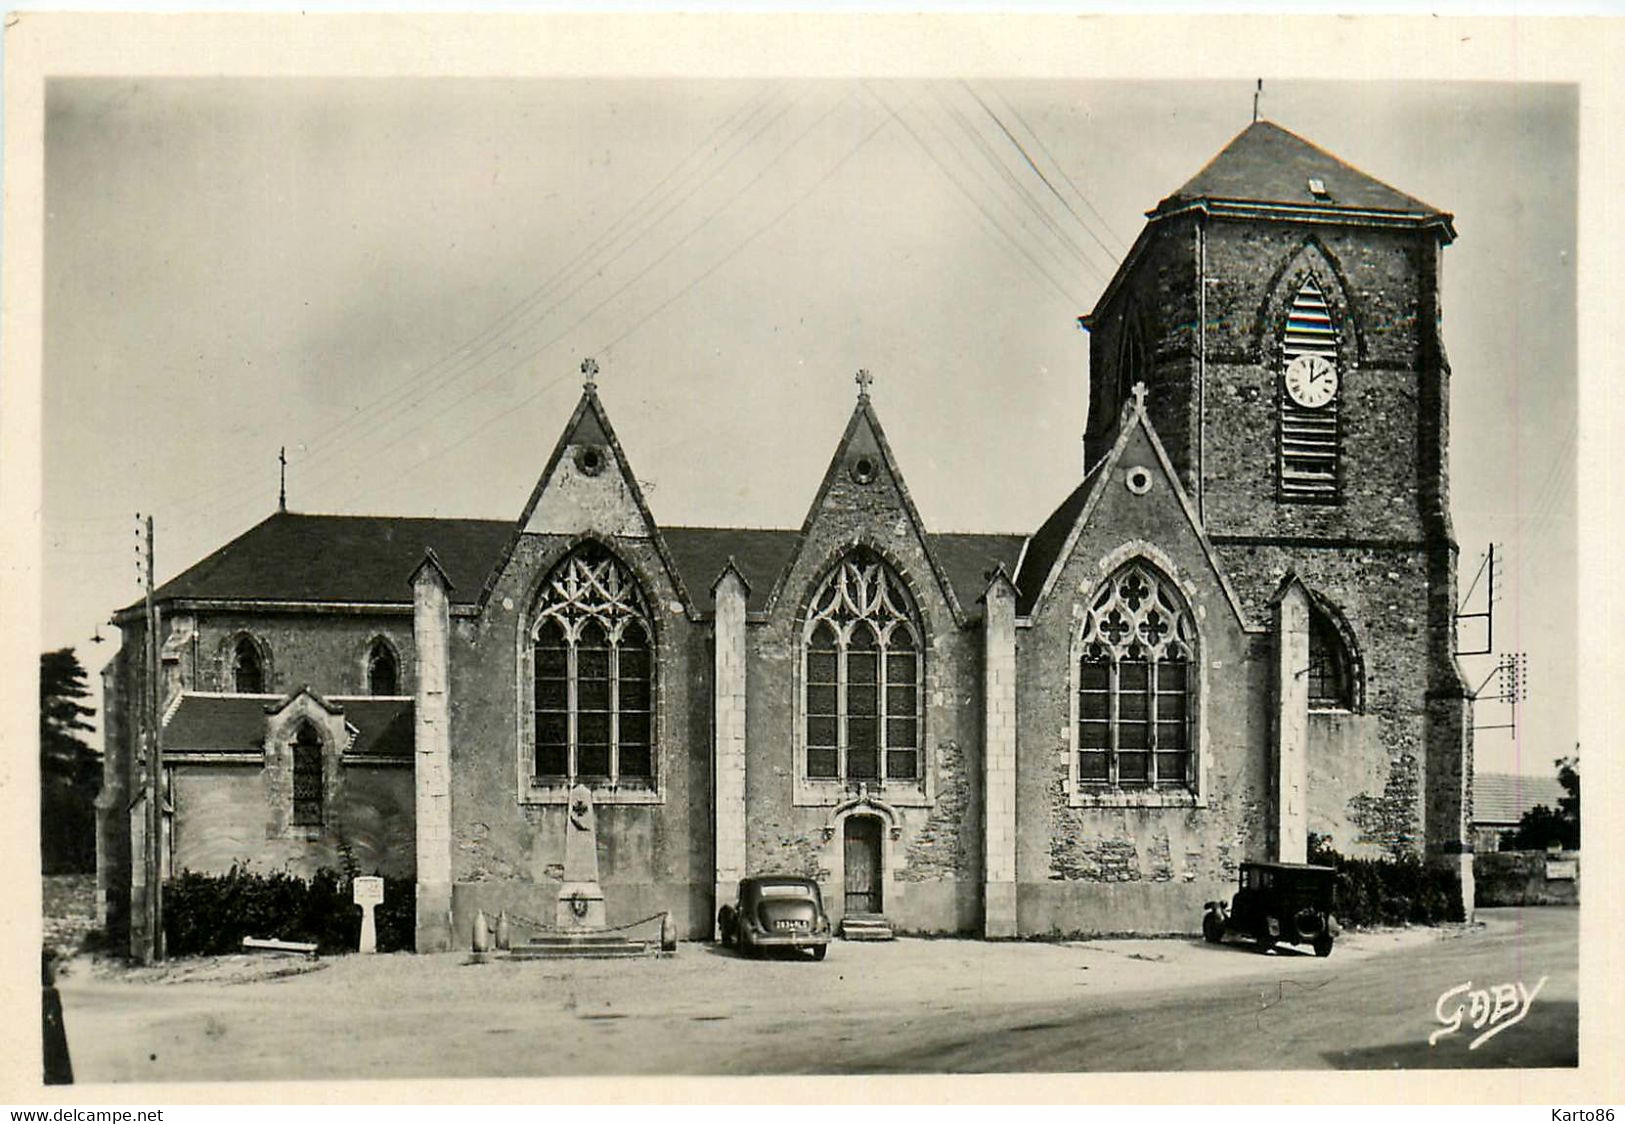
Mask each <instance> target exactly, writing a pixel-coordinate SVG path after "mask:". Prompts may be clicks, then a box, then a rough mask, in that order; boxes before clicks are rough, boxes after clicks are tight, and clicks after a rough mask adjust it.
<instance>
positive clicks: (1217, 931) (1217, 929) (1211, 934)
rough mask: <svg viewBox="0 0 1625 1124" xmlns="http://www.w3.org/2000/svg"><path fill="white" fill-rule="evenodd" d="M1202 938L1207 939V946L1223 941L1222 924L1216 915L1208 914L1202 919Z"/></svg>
mask: <svg viewBox="0 0 1625 1124" xmlns="http://www.w3.org/2000/svg"><path fill="white" fill-rule="evenodd" d="M1202 936H1204V937H1206V938H1207V941H1208V943H1209V944H1218V943H1219V942H1220V941H1222V940H1224V922H1223V921H1220V920H1219V915H1218V914H1217V913H1209V914H1208V915H1207V916H1205V917H1203V918H1202Z"/></svg>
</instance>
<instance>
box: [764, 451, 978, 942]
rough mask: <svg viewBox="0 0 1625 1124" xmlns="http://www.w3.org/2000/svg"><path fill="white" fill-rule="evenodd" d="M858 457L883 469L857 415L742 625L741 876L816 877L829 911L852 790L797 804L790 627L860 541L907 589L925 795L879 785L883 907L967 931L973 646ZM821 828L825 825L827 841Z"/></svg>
mask: <svg viewBox="0 0 1625 1124" xmlns="http://www.w3.org/2000/svg"><path fill="white" fill-rule="evenodd" d="M863 456H867V457H870V458H871V459H872V461H873V462H874V463H875V464H876V465H880V464H881V458H880V454H879V445H878V442H877V440H876V439H875V437H874V434H873V432H872V431H871V430H870V429H869V427H868V423H867V421H866V420H860V421H859V424H858V426H857V428H856V430H855V431H854V432H853V435H852V441H851V443H850V445H849V446H848V447H847V448H845V449H844V450H843V451H842V452H841V453H840V454H838V462H837V467H836V470H835V472H834V473H833V474H832V477H831V486H830V488H829V490H828V492H827V494H826V495H825V497H824V501H823V504H822V507H821V508H820V510H819V511H818V512H816V513H815V515H814V517H813V519H812V523H811V526H810V527H809V528H808V531H807V535H806V538H805V541H804V543H803V544H802V548H801V551H800V553H799V555H798V556H797V558H796V561H795V562H794V564H793V565H792V566H791V568H790V570H789V571H788V573H786V574H785V575H784V577H783V578H782V580H781V585H780V595H779V598H778V601H777V603H776V604H775V605H774V606H773V608H772V611H771V613H770V614H769V616H768V618H767V619H766V620H765V621H762V622H759V623H755V624H753V625H752V626H751V628H750V630H749V637H748V639H749V643H750V651H751V662H750V675H749V696H750V701H749V707H748V712H749V750H748V752H749V760H748V768H747V776H746V786H747V789H746V791H747V797H746V799H747V804H748V807H749V809H750V822H749V832H748V840H747V849H746V866H747V868H748V870H749V871H750V872H751V873H753V874H755V873H769V872H776V871H783V872H794V873H805V874H809V875H812V876H814V877H817V878H819V879H820V880H822V881H824V882H825V884H826V889H825V897H826V905H827V906H828V907H829V908H830V911H831V915H832V917H834V918H836V919H837V920H838V919H839V917H840V915H841V912H842V909H843V906H844V901H843V898H842V895H841V892H840V887H841V884H842V882H843V879H844V853H843V847H844V840H843V834H842V831H841V825H840V824H839V823H835V822H832V819H831V814H832V812H833V810H834V807H835V805H836V804H837V803H838V802H839V801H840V800H842V799H844V798H845V797H846V796H848V795H850V791H849V790H848V789H846V787H845V786H841V785H825V786H820V788H819V790H818V792H817V793H816V794H815V795H812V796H809V797H807V798H806V800H805V802H803V803H798V802H797V799H796V789H797V783H796V778H795V773H796V770H797V768H798V765H797V756H796V752H795V747H796V746H797V745H798V743H799V740H800V738H801V732H800V730H799V729H798V723H799V722H800V721H801V719H800V707H801V703H800V699H801V683H800V675H801V658H800V652H801V629H802V622H803V619H804V614H805V606H806V601H807V599H808V598H810V597H811V595H812V594H813V592H814V591H815V590H816V588H817V587H818V585H819V583H820V582H821V581H822V580H823V579H824V577H825V575H826V574H827V573H828V571H829V570H830V568H831V567H832V566H834V565H835V564H836V563H837V562H838V561H839V559H840V558H841V557H842V556H844V554H845V553H846V551H848V550H849V549H851V548H852V546H853V545H854V544H857V543H862V544H864V545H866V546H869V547H870V548H872V549H874V550H876V551H877V552H879V553H880V554H881V555H882V556H884V557H886V558H887V559H888V560H889V561H890V562H891V564H892V565H893V567H894V568H895V569H896V570H897V572H898V573H899V575H900V576H901V577H902V579H903V580H904V582H905V583H907V585H908V586H909V588H910V590H911V591H912V593H913V595H914V598H915V601H916V603H917V605H918V607H919V611H920V614H921V617H922V619H923V624H924V630H925V637H926V648H925V704H924V722H923V730H922V735H921V736H922V739H923V744H922V749H923V751H924V752H923V753H922V756H921V760H922V762H923V764H924V768H925V770H927V771H928V778H929V779H928V783H927V786H926V787H927V789H928V791H929V792H930V794H931V799H930V800H929V801H928V800H927V799H926V797H925V796H924V795H923V794H922V792H921V791H920V789H919V787H918V786H915V785H908V784H900V785H895V784H894V785H887V786H886V787H885V788H884V789H882V790H879V791H878V795H879V797H880V798H881V799H883V800H884V801H886V802H887V803H889V804H890V805H891V806H892V808H893V809H895V813H896V815H897V817H898V822H897V823H896V825H895V826H896V827H897V828H898V829H899V832H898V834H899V838H897V839H896V840H895V841H890V842H889V843H888V844H887V847H886V850H887V854H888V855H889V862H890V867H889V869H888V870H887V872H886V873H887V876H888V878H889V882H888V887H887V889H888V896H887V898H886V900H885V901H884V902H883V908H884V911H885V914H886V916H887V918H888V919H889V920H890V921H891V922H892V924H893V925H894V926H895V927H896V928H898V929H901V930H904V931H918V932H938V933H949V932H973V931H975V930H976V929H977V928H978V926H979V925H980V900H981V841H980V838H979V834H980V832H979V827H980V823H981V806H980V800H979V792H980V784H979V781H978V774H979V773H980V771H981V767H982V766H981V753H980V739H981V705H980V694H981V671H980V662H979V658H980V645H979V642H978V639H977V637H976V635H975V632H974V630H971V629H962V628H961V627H960V626H959V625H958V623H957V622H956V621H955V620H954V617H953V614H952V612H951V610H950V609H949V606H948V602H947V600H946V597H945V595H944V592H943V590H942V589H941V588H940V586H939V585H938V582H937V579H936V577H935V575H934V574H933V572H932V569H931V566H930V563H929V562H928V560H927V557H926V554H925V548H924V544H923V542H922V541H921V539H920V537H919V535H918V534H917V533H916V531H915V529H914V527H913V526H912V524H911V523H910V521H909V519H908V517H907V515H906V513H905V511H904V509H903V506H902V501H901V498H900V495H899V492H898V490H897V485H896V483H895V481H893V480H892V479H891V477H890V475H889V474H888V473H887V472H886V471H884V468H883V467H882V468H881V469H880V471H879V472H878V474H877V476H876V477H875V479H874V480H872V481H871V482H869V483H860V482H859V481H858V480H857V479H855V477H854V474H853V473H852V472H851V471H850V468H851V463H852V462H853V461H854V460H855V459H856V458H858V457H863ZM826 828H833V831H832V833H831V837H830V838H829V839H828V840H826V839H825V838H824V834H825V829H826Z"/></svg>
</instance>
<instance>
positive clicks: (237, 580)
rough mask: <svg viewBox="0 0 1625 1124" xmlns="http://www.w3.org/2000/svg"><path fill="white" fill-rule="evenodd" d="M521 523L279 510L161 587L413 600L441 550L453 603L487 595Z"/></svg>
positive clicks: (251, 597) (213, 596) (186, 595)
mask: <svg viewBox="0 0 1625 1124" xmlns="http://www.w3.org/2000/svg"><path fill="white" fill-rule="evenodd" d="M511 534H513V524H512V523H511V522H509V521H507V520H496V519H406V518H397V517H389V516H370V515H297V514H294V513H293V512H277V513H276V514H274V515H272V516H270V517H269V518H267V519H265V520H264V521H263V522H261V523H259V524H257V525H256V526H254V527H252V528H250V529H249V530H247V531H245V532H244V533H243V534H241V535H239V536H237V537H236V538H235V539H233V540H232V541H231V542H229V543H227V544H226V545H225V546H223V547H221V548H220V549H219V550H217V551H215V552H214V553H213V554H211V555H209V556H208V557H207V558H205V559H203V561H201V562H199V563H197V565H195V566H192V567H190V568H189V569H187V570H186V571H185V572H183V573H182V574H180V575H179V576H177V577H175V578H172V579H171V580H169V581H167V582H165V583H164V584H163V585H162V586H160V587H159V589H158V591H157V597H158V599H159V600H166V599H170V598H175V599H190V600H204V601H216V600H243V601H319V602H346V601H348V602H357V601H360V602H369V603H400V604H407V605H409V604H411V602H412V587H411V585H410V584H409V580H408V579H410V577H411V576H412V572H413V571H414V570H416V569H417V567H418V563H420V562H422V561H423V551H424V549H425V548H426V547H433V548H434V552H435V554H436V555H438V556H439V558H440V564H441V565H442V566H443V567H444V568H445V571H446V576H447V577H449V578H450V579H451V580H452V583H453V586H454V588H453V589H452V600H453V601H455V602H460V603H466V602H472V601H475V600H476V599H478V597H479V595H480V587H481V585H482V584H483V583H484V581H485V575H486V573H487V571H489V569H490V568H491V564H492V562H493V561H494V560H495V559H496V558H497V556H498V555H500V554H501V552H502V548H503V547H504V546H505V545H506V544H507V541H508V536H509V535H511Z"/></svg>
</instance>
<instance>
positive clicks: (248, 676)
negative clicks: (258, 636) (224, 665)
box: [231, 636, 265, 695]
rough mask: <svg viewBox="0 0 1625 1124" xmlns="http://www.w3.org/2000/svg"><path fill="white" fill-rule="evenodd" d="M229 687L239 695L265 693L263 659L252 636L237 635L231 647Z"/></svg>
mask: <svg viewBox="0 0 1625 1124" xmlns="http://www.w3.org/2000/svg"><path fill="white" fill-rule="evenodd" d="M231 689H232V690H233V691H236V692H237V693H238V694H239V695H263V694H264V693H265V661H264V660H263V659H262V658H261V656H260V649H259V645H258V644H255V643H254V639H253V637H250V636H239V637H238V638H237V643H236V644H235V645H234V646H233V648H232V654H231Z"/></svg>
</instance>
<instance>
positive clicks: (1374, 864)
mask: <svg viewBox="0 0 1625 1124" xmlns="http://www.w3.org/2000/svg"><path fill="white" fill-rule="evenodd" d="M1309 861H1310V862H1312V863H1316V864H1319V865H1320V866H1330V867H1334V868H1335V869H1336V870H1337V919H1338V920H1339V921H1341V922H1342V923H1343V924H1344V925H1353V926H1357V927H1366V926H1371V925H1403V924H1406V923H1410V924H1417V925H1436V924H1438V923H1439V922H1441V921H1463V920H1465V919H1466V917H1467V913H1466V911H1465V910H1464V909H1463V908H1462V902H1461V881H1460V879H1458V878H1457V877H1456V876H1455V875H1454V874H1452V873H1451V872H1450V871H1447V870H1439V869H1435V868H1432V867H1429V866H1427V865H1426V864H1424V863H1423V862H1422V860H1421V859H1420V858H1418V857H1417V856H1415V855H1404V856H1401V857H1399V858H1391V859H1351V858H1345V857H1344V856H1343V855H1340V854H1338V853H1337V852H1336V851H1335V850H1333V849H1332V847H1331V844H1330V842H1329V841H1328V840H1326V839H1325V838H1324V837H1322V836H1317V835H1314V834H1311V835H1310V837H1309Z"/></svg>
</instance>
